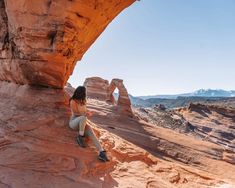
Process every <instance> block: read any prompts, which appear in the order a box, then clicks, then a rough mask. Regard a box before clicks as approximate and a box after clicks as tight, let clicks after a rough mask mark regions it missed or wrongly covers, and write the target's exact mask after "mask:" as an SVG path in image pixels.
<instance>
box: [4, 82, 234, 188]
mask: <svg viewBox="0 0 235 188" xmlns="http://www.w3.org/2000/svg"><path fill="white" fill-rule="evenodd" d="M73 90H74V88H71V87H70V86H69V84H68V85H67V86H66V87H65V90H61V89H50V88H45V87H32V86H28V85H17V84H14V83H8V82H0V99H1V100H0V152H1V155H0V187H1V188H7V187H12V188H25V187H33V188H42V187H47V188H61V187H63V188H67V187H68V188H70V187H87V188H110V187H122V188H127V187H135V188H142V187H161V188H173V187H198V188H205V187H210V186H212V187H217V185H219V184H220V183H222V182H224V181H226V182H230V183H231V184H232V183H233V182H235V166H234V165H232V164H230V163H227V162H224V161H221V160H219V159H217V158H216V157H220V156H219V155H220V150H221V147H219V146H218V145H215V144H211V143H207V142H201V141H198V140H194V139H193V138H192V137H187V136H185V135H182V134H178V133H175V132H174V131H172V130H167V129H163V128H159V127H157V126H154V125H150V124H145V123H141V122H139V121H137V120H135V119H130V118H127V117H126V116H122V117H121V119H120V118H117V119H116V118H114V117H115V115H116V111H115V110H113V108H112V105H110V104H107V103H106V102H105V101H98V100H94V99H91V100H88V108H89V110H92V111H95V112H96V113H95V115H94V116H93V117H92V119H91V121H92V122H95V123H96V124H92V125H91V126H93V128H94V130H95V133H97V135H100V137H99V140H100V141H101V144H102V145H103V147H104V148H105V149H106V150H107V152H108V155H109V157H110V162H108V163H105V164H104V163H102V162H99V161H98V160H97V153H96V151H95V149H94V148H93V145H92V144H91V142H88V148H86V149H84V148H80V147H79V146H78V145H77V144H76V141H75V140H76V139H75V138H76V135H77V132H76V131H73V130H71V129H69V127H68V120H69V116H70V109H69V106H68V99H69V96H70V95H71V94H72V92H73ZM68 93H69V94H68ZM110 127H114V128H112V129H110ZM214 151H216V152H214ZM159 156H160V158H159ZM162 159H167V161H166V160H162ZM168 161H171V162H168ZM177 161H181V163H180V164H177ZM184 163H185V165H184ZM195 168H196V169H195ZM224 171H226V172H227V173H224ZM231 186H232V185H231Z"/></svg>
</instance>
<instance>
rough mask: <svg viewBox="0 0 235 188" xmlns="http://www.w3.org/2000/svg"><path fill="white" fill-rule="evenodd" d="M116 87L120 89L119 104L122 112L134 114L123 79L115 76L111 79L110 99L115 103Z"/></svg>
mask: <svg viewBox="0 0 235 188" xmlns="http://www.w3.org/2000/svg"><path fill="white" fill-rule="evenodd" d="M116 88H117V89H118V91H119V96H118V100H117V106H119V107H120V110H121V111H122V112H124V113H125V114H128V115H131V116H132V115H133V113H132V109H131V101H130V98H129V95H128V92H127V89H126V88H125V86H124V84H123V80H121V79H116V78H115V79H113V80H112V81H111V83H110V85H109V87H108V101H110V102H111V103H112V104H115V98H114V96H113V92H114V91H115V89H116Z"/></svg>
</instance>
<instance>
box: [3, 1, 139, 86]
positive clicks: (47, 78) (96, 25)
mask: <svg viewBox="0 0 235 188" xmlns="http://www.w3.org/2000/svg"><path fill="white" fill-rule="evenodd" d="M134 1H135V0H109V1H103V0H40V1H32V0H17V1H16V0H0V26H1V27H0V80H1V81H10V82H15V83H18V84H32V85H44V86H51V87H54V88H63V86H64V85H65V84H66V82H67V80H68V78H69V76H70V75H71V74H72V72H73V69H74V66H75V64H76V62H77V61H78V60H81V58H82V56H83V54H84V53H85V52H86V51H87V49H88V48H89V47H90V46H91V45H92V43H93V42H94V41H95V40H96V39H97V37H98V36H99V35H100V34H101V33H102V32H103V30H104V29H105V28H106V27H107V25H108V24H109V23H110V22H111V21H112V20H113V19H114V18H115V17H116V16H117V15H118V14H119V13H120V12H121V11H122V10H123V9H125V8H126V7H128V6H129V5H131V4H132V3H133V2H134Z"/></svg>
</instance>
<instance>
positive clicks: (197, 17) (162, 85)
mask: <svg viewBox="0 0 235 188" xmlns="http://www.w3.org/2000/svg"><path fill="white" fill-rule="evenodd" d="M91 76H99V77H102V78H104V79H107V80H109V81H110V80H111V79H112V78H121V79H123V80H124V84H125V86H126V88H127V90H128V92H129V93H130V94H132V95H134V96H139V95H155V94H177V93H183V92H191V91H194V90H197V89H200V88H205V89H207V88H212V89H217V88H220V89H227V90H231V89H233V90H234V89H235V0H177V1H176V0H142V1H140V2H136V3H134V4H133V5H132V6H130V7H129V8H127V9H126V10H124V11H123V12H122V13H121V14H120V15H119V16H118V17H117V18H115V19H114V21H113V22H112V23H111V24H110V25H109V26H108V27H107V28H106V30H105V31H104V32H103V33H102V34H101V36H100V37H99V38H98V39H97V40H96V41H95V43H94V44H93V45H92V46H91V47H90V49H89V50H88V51H87V52H86V54H85V55H84V56H83V59H82V61H80V62H78V63H77V65H76V67H75V69H74V71H73V75H72V76H71V77H70V79H69V80H68V82H70V83H71V84H72V85H73V86H74V87H76V86H78V85H82V84H83V82H84V80H85V78H86V77H91Z"/></svg>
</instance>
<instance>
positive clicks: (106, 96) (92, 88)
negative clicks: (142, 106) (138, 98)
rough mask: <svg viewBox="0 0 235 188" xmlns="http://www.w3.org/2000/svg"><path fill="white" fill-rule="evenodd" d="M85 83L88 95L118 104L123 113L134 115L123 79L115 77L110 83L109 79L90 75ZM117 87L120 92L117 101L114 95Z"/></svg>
mask: <svg viewBox="0 0 235 188" xmlns="http://www.w3.org/2000/svg"><path fill="white" fill-rule="evenodd" d="M83 85H84V86H85V87H86V89H87V96H88V97H91V98H95V99H99V100H104V101H107V102H109V103H111V104H113V105H116V106H115V107H116V110H118V111H120V112H121V113H122V114H125V115H127V116H130V117H133V112H132V109H131V100H130V98H129V95H128V91H127V89H126V87H125V86H124V84H123V80H121V79H117V78H115V79H112V81H111V82H110V83H109V81H108V80H104V79H102V78H100V77H90V78H87V79H86V80H85V82H84V84H83ZM116 88H117V89H118V92H119V96H118V100H117V101H116V100H115V98H114V96H113V93H114V91H115V89H116Z"/></svg>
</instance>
